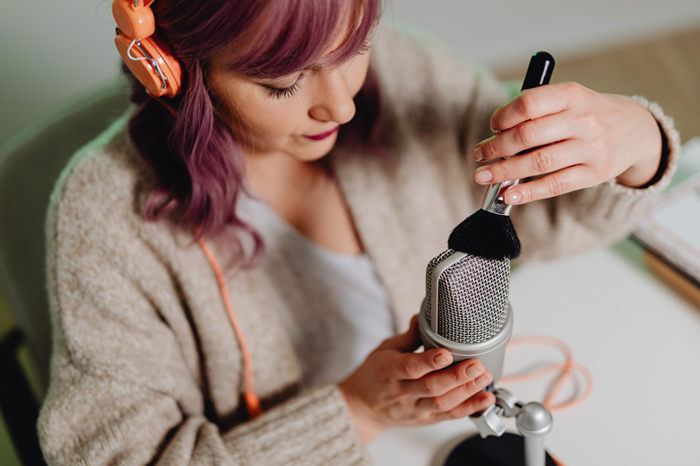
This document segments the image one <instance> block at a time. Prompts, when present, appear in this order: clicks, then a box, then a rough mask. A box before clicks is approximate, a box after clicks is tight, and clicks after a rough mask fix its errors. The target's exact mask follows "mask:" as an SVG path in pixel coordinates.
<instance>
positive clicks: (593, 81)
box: [495, 25, 700, 141]
mask: <svg viewBox="0 0 700 466" xmlns="http://www.w3.org/2000/svg"><path fill="white" fill-rule="evenodd" d="M555 58H556V59H557V67H556V70H555V71H554V75H553V77H552V82H564V81H578V82H580V83H582V84H584V85H585V86H587V87H590V88H591V89H595V90H596V91H600V92H612V93H617V94H625V95H633V94H639V95H643V96H644V97H646V98H648V99H649V100H651V101H655V102H658V103H659V104H660V105H661V106H662V107H663V108H664V111H665V112H666V113H667V114H669V115H671V116H673V118H674V120H675V122H676V126H677V128H678V129H679V131H680V133H681V138H682V140H683V141H687V140H688V139H691V138H692V137H694V136H700V25H697V26H696V27H692V28H689V29H683V30H678V31H675V32H672V33H667V34H665V35H662V36H657V37H649V38H645V39H642V40H637V41H633V42H629V43H626V44H616V45H614V46H611V47H609V48H604V49H598V50H591V51H588V52H585V53H579V54H576V55H571V56H559V57H556V56H555ZM526 67H527V63H523V64H521V65H520V66H519V67H518V68H517V69H516V68H515V67H513V68H509V69H501V70H499V69H496V70H495V73H496V75H497V76H498V77H499V78H502V79H522V73H524V69H525V68H526Z"/></svg>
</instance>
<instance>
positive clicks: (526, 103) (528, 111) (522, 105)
mask: <svg viewBox="0 0 700 466" xmlns="http://www.w3.org/2000/svg"><path fill="white" fill-rule="evenodd" d="M535 105H536V102H535V98H534V97H533V96H532V94H523V95H522V96H520V98H519V99H518V110H519V111H520V112H521V113H522V114H523V116H525V117H526V118H527V119H528V120H531V119H532V116H533V115H534V114H535Z"/></svg>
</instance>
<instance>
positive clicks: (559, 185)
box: [546, 176, 569, 196]
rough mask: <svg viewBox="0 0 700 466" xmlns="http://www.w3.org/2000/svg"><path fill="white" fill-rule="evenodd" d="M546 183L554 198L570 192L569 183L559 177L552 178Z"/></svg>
mask: <svg viewBox="0 0 700 466" xmlns="http://www.w3.org/2000/svg"><path fill="white" fill-rule="evenodd" d="M546 183H547V184H546V186H547V188H546V189H547V191H548V192H549V194H551V195H552V196H559V195H561V194H564V193H566V192H568V187H569V186H568V183H567V182H566V181H565V180H563V179H561V178H559V177H557V176H554V177H552V178H550V179H549V180H547V182H546Z"/></svg>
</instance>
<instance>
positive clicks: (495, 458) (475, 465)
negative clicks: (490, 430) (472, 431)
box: [445, 432, 557, 466]
mask: <svg viewBox="0 0 700 466" xmlns="http://www.w3.org/2000/svg"><path fill="white" fill-rule="evenodd" d="M524 440H525V439H524V438H523V437H521V436H520V435H517V434H511V433H508V432H506V433H504V434H503V435H501V436H500V437H493V436H490V437H486V438H482V437H480V436H478V435H475V436H473V437H469V438H468V439H466V440H464V441H463V442H462V443H460V444H459V445H457V446H456V447H455V448H454V449H453V450H452V452H451V453H450V455H449V456H448V457H447V460H446V461H445V466H522V465H523V464H525V462H524V458H525V442H524ZM544 454H545V463H544V464H545V465H546V466H557V463H556V462H555V461H554V459H553V458H552V457H551V456H550V455H549V453H547V452H544Z"/></svg>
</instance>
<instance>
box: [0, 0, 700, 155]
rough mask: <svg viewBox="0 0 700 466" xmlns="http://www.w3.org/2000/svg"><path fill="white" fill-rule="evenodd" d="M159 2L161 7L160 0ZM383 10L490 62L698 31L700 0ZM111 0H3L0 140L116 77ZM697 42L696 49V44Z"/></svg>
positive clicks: (544, 1) (456, 3)
mask: <svg viewBox="0 0 700 466" xmlns="http://www.w3.org/2000/svg"><path fill="white" fill-rule="evenodd" d="M158 1H167V0H158ZM389 2H390V3H389V6H388V8H387V13H388V14H389V15H393V16H394V17H396V18H398V19H400V20H402V21H404V22H408V23H411V24H414V25H416V26H418V27H420V28H424V29H427V30H428V31H429V32H430V33H431V34H433V35H435V36H437V37H438V38H439V39H440V40H442V41H443V42H445V43H447V44H448V45H449V46H450V47H452V48H453V49H454V50H455V51H456V52H457V53H458V54H459V55H461V56H463V57H465V58H468V59H471V60H476V61H480V62H482V63H485V64H487V65H490V66H492V65H495V64H498V63H503V62H504V61H513V60H517V61H519V62H526V58H523V57H527V56H528V54H529V53H530V52H532V51H536V50H541V49H546V50H548V51H551V52H552V53H553V54H554V55H555V56H558V55H561V54H563V53H568V52H571V51H576V50H581V49H585V48H588V47H591V46H599V45H603V44H609V43H612V42H614V41H619V40H626V39H630V38H635V37H639V36H644V35H648V34H655V33H659V32H664V31H667V30H669V29H673V28H678V27H684V26H687V25H689V24H700V1H698V0H664V1H660V0H585V1H582V0H527V1H523V0H491V1H480V2H475V1H469V0H432V1H429V0H389ZM110 4H111V2H110V1H109V0H70V1H64V0H58V1H57V0H34V1H25V0H3V4H2V7H0V8H1V9H0V69H1V71H0V76H2V78H1V79H2V86H0V141H2V140H4V139H5V138H6V137H8V136H9V135H11V134H13V133H14V132H15V131H16V130H17V129H18V128H20V127H21V126H22V125H24V124H25V123H26V122H27V121H29V120H30V119H31V118H33V117H35V116H37V115H38V114H40V113H41V112H42V111H44V110H45V109H46V108H48V107H49V106H51V105H54V104H56V103H57V102H60V101H62V100H64V99H66V98H67V97H69V96H71V95H74V94H75V93H77V92H80V91H81V90H85V89H86V88H89V87H91V86H95V85H97V84H98V83H100V82H101V81H104V80H106V79H109V78H110V77H112V76H115V75H116V74H117V73H118V60H117V58H116V57H117V55H116V51H115V50H114V48H113V44H112V37H113V35H114V24H113V22H112V18H111V13H110ZM699 45H700V44H699Z"/></svg>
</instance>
